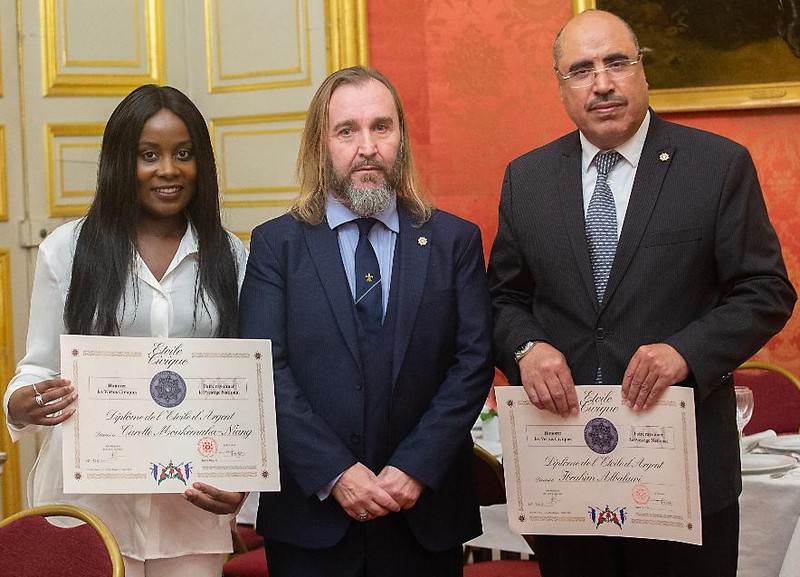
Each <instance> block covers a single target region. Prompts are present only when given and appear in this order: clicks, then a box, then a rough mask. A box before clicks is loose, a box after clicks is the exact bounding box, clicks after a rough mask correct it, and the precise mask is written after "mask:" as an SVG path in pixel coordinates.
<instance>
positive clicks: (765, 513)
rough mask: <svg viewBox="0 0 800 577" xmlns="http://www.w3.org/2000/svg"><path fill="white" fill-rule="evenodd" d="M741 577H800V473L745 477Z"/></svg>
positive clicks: (740, 552)
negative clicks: (777, 476) (775, 476)
mask: <svg viewBox="0 0 800 577" xmlns="http://www.w3.org/2000/svg"><path fill="white" fill-rule="evenodd" d="M739 509H740V530H739V572H738V574H737V575H738V577H800V469H794V470H793V471H791V472H790V473H788V474H787V475H785V476H783V477H779V478H774V477H771V476H770V475H768V474H763V475H744V476H743V477H742V495H741V497H739Z"/></svg>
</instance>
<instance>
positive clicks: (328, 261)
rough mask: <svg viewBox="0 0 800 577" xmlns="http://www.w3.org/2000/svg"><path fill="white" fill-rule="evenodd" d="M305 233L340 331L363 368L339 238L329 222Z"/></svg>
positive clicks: (311, 227)
mask: <svg viewBox="0 0 800 577" xmlns="http://www.w3.org/2000/svg"><path fill="white" fill-rule="evenodd" d="M303 231H304V233H305V237H306V244H307V245H308V251H309V253H310V254H311V260H312V261H313V263H314V268H316V269H317V274H318V275H319V279H320V285H321V286H322V290H323V292H324V293H325V296H326V297H327V299H328V304H330V307H331V311H332V312H333V316H334V317H335V318H336V322H337V323H338V325H339V330H340V331H341V332H342V336H343V337H344V340H345V342H346V343H347V348H349V349H350V352H351V353H352V355H353V358H355V360H356V362H357V363H358V365H359V366H361V355H360V353H359V348H358V332H357V328H356V319H355V311H354V308H353V295H352V294H351V292H350V285H349V284H348V282H347V276H346V275H345V272H344V265H342V256H341V254H340V253H339V239H338V235H337V234H336V231H335V230H331V228H330V226H328V221H327V220H325V221H323V222H322V224H319V225H317V226H304V227H303ZM311 330H313V327H312V328H311Z"/></svg>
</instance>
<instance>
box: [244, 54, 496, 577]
mask: <svg viewBox="0 0 800 577" xmlns="http://www.w3.org/2000/svg"><path fill="white" fill-rule="evenodd" d="M297 172H298V179H299V182H300V194H299V197H298V199H297V201H296V202H295V204H294V206H293V208H292V210H291V212H290V213H289V214H287V215H284V216H282V217H280V218H277V219H275V220H271V221H269V222H266V223H264V224H262V225H261V226H259V227H257V228H256V229H255V230H254V231H253V235H252V239H251V254H250V259H249V262H248V266H247V272H246V275H245V281H244V285H243V289H242V297H241V309H240V323H241V324H240V328H241V335H242V336H243V337H247V338H268V339H271V340H272V354H273V364H274V377H275V402H276V410H277V415H278V444H279V449H280V458H281V491H280V492H278V493H264V494H262V496H261V502H260V505H259V511H258V522H257V526H258V530H259V532H260V533H261V534H262V535H264V537H265V541H266V555H267V563H268V565H269V571H270V575H272V576H273V577H274V576H277V577H285V576H298V577H299V576H302V577H314V576H315V575H319V576H323V575H324V576H340V575H341V576H345V575H346V576H354V577H355V576H359V577H361V576H364V577H366V576H371V575H375V576H377V575H380V576H381V577H385V576H394V575H396V576H406V575H408V576H411V575H414V576H418V575H437V576H451V575H452V576H454V575H461V565H462V552H461V551H462V549H461V545H462V543H463V542H464V541H466V540H469V539H470V538H472V537H474V536H476V535H478V534H479V533H480V530H481V526H480V517H479V514H478V507H477V502H476V498H475V492H474V487H473V484H472V483H471V482H470V479H471V461H470V460H471V455H472V440H471V437H470V428H471V426H472V424H473V422H474V421H475V418H476V417H477V415H478V412H479V411H480V408H481V406H482V405H483V402H484V400H485V399H486V395H487V392H488V390H489V387H490V384H491V381H492V377H493V368H492V361H491V344H490V332H491V313H490V308H489V297H488V291H487V288H486V278H485V269H484V260H483V251H482V244H481V236H480V231H479V230H478V228H477V227H476V226H475V225H474V224H471V223H468V222H466V221H464V220H461V219H459V218H457V217H455V216H453V215H451V214H448V213H445V212H443V211H440V210H434V209H433V208H432V207H431V205H430V204H429V203H428V202H427V201H426V200H425V199H423V197H422V196H421V194H420V192H419V184H418V180H417V174H416V170H415V168H414V163H413V158H412V155H411V148H410V143H409V140H408V131H407V127H406V123H405V118H404V115H403V109H402V106H401V105H400V101H399V98H398V95H397V93H396V91H395V89H394V88H393V87H392V85H391V84H390V83H389V81H388V80H387V79H386V78H385V77H384V76H382V75H381V74H380V73H378V72H377V71H374V70H367V69H364V68H361V67H355V68H348V69H344V70H340V71H338V72H335V73H334V74H332V75H331V76H329V77H328V78H327V79H326V80H325V81H324V82H323V83H322V85H321V86H320V88H319V90H318V91H317V93H316V95H315V96H314V98H313V100H312V101H311V105H310V107H309V111H308V118H307V121H306V126H305V130H304V132H303V138H302V141H301V145H300V153H299V155H298V164H297Z"/></svg>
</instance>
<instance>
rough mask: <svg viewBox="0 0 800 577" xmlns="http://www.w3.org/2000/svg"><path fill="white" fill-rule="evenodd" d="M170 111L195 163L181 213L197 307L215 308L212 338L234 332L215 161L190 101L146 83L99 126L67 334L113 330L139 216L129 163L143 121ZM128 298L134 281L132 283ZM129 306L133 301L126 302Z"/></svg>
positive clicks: (234, 293)
mask: <svg viewBox="0 0 800 577" xmlns="http://www.w3.org/2000/svg"><path fill="white" fill-rule="evenodd" d="M164 109H166V110H169V111H170V112H172V113H173V114H175V115H176V116H177V117H178V118H180V119H181V120H182V121H183V123H184V124H185V125H186V128H187V129H188V131H189V135H190V137H191V139H192V151H193V154H194V155H195V159H196V165H197V179H196V181H195V193H194V195H193V196H192V198H191V200H190V201H189V204H188V205H187V207H186V212H187V214H188V217H189V219H190V220H191V223H192V225H194V227H195V230H196V231H197V236H198V247H199V249H198V254H199V271H198V276H197V281H196V284H195V312H194V318H195V322H196V320H197V307H198V305H202V306H203V307H204V308H205V309H206V310H208V303H207V302H206V298H210V299H211V301H212V302H213V303H214V305H215V306H216V309H217V312H218V313H219V323H218V326H217V327H216V330H215V331H214V334H215V336H219V337H235V336H236V334H237V324H238V323H237V316H238V315H237V300H238V286H237V284H238V283H237V279H238V274H237V262H236V259H235V258H234V254H233V249H232V245H231V239H230V238H229V237H228V233H227V232H226V231H225V230H224V229H223V228H222V220H221V218H220V213H219V185H218V183H217V165H216V162H215V160H214V151H213V149H212V146H211V137H210V136H209V134H208V127H207V126H206V123H205V120H204V119H203V116H202V114H200V111H199V110H198V109H197V107H196V106H195V105H194V103H192V101H191V100H189V98H188V97H187V96H186V95H184V94H183V93H182V92H180V91H179V90H177V89H175V88H172V87H169V86H156V85H153V84H148V85H145V86H140V87H139V88H137V89H136V90H134V91H133V92H131V93H130V94H129V95H128V96H126V97H125V99H123V100H122V102H120V103H119V105H118V106H117V108H116V109H115V110H114V112H113V113H112V114H111V117H110V118H109V119H108V123H107V124H106V128H105V131H104V132H103V144H102V147H101V149H100V164H99V167H98V170H97V191H96V193H95V197H94V201H93V202H92V206H91V208H90V209H89V213H88V214H87V215H86V218H85V220H84V223H83V226H82V228H81V232H80V235H79V237H78V241H77V245H76V248H75V259H74V261H73V264H72V280H71V282H70V286H69V293H68V294H67V301H66V306H65V308H64V324H65V325H66V329H67V332H69V333H72V334H96V335H118V334H119V318H118V311H119V306H120V302H122V304H123V310H124V307H125V306H127V303H125V302H124V298H125V297H124V295H125V288H126V286H127V284H128V283H129V282H131V277H132V276H133V275H134V274H135V273H134V271H135V266H136V223H137V220H138V215H139V201H138V195H137V181H136V161H137V150H138V145H139V136H140V134H141V132H142V128H143V126H144V124H145V122H147V120H148V119H149V118H150V117H151V116H153V115H154V114H156V113H157V112H159V111H160V110H164ZM133 286H134V298H135V299H136V298H138V297H137V296H136V295H138V293H137V292H136V282H135V281H134V282H133ZM133 304H134V306H135V303H133Z"/></svg>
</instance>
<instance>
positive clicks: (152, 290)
mask: <svg viewBox="0 0 800 577" xmlns="http://www.w3.org/2000/svg"><path fill="white" fill-rule="evenodd" d="M82 223H83V220H77V221H73V222H69V223H67V224H65V225H63V226H60V227H58V228H57V229H56V230H54V231H53V232H52V234H50V235H49V236H48V237H47V238H46V239H45V240H44V241H43V242H42V244H41V246H40V247H39V255H38V257H37V259H36V272H35V273H34V281H33V293H32V295H31V310H30V320H29V326H28V340H27V348H26V353H25V356H24V357H23V359H22V360H21V361H20V362H19V364H18V365H17V370H16V374H15V376H14V378H13V379H12V380H11V382H10V383H9V385H8V389H7V390H6V394H5V396H4V398H3V410H4V411H5V414H6V420H8V399H9V397H10V396H11V394H12V393H13V392H14V391H16V390H17V389H19V388H21V387H25V386H28V385H30V384H32V383H38V382H39V381H44V380H47V379H53V378H59V376H60V372H61V371H60V348H59V336H60V335H61V334H62V333H66V329H65V327H64V304H65V301H66V297H67V292H68V291H69V285H70V278H71V275H72V261H73V258H74V255H75V243H76V241H77V237H78V234H79V231H80V226H81V224H82ZM230 239H231V248H232V250H233V251H234V256H235V258H236V261H237V266H238V277H239V278H238V283H239V286H240V287H241V285H242V280H243V279H244V272H245V267H246V262H247V253H246V251H245V248H244V246H243V245H242V242H241V241H240V240H239V239H238V238H236V237H235V236H233V235H230ZM136 264H137V268H136V286H137V289H138V301H135V300H134V293H133V285H132V284H129V286H128V288H127V291H126V293H125V297H124V299H125V300H124V303H125V305H124V307H123V305H122V304H120V317H119V318H120V335H121V336H129V337H130V336H147V337H163V338H167V337H211V336H213V333H214V330H215V329H216V321H217V311H216V309H215V307H214V306H213V303H211V302H209V299H206V300H207V305H208V307H207V308H208V309H209V310H210V314H209V312H208V311H206V310H205V308H204V307H203V306H198V307H197V313H196V319H195V318H194V315H195V304H194V301H195V298H194V297H195V280H196V278H197V270H198V253H197V236H196V233H195V230H194V228H193V227H192V226H188V227H187V230H186V233H185V234H184V236H183V238H182V239H181V242H180V245H179V246H178V250H177V252H176V253H175V257H174V258H173V259H172V262H171V263H170V264H169V267H168V268H167V272H166V273H165V274H164V277H163V278H162V279H161V280H160V281H159V280H156V278H155V277H154V276H153V274H152V273H151V272H150V269H148V268H147V266H146V265H145V264H144V261H142V259H141V257H140V256H139V255H138V254H137V256H136ZM98 282H102V279H98ZM8 429H9V432H10V434H11V438H12V439H13V440H15V441H16V440H17V439H19V438H20V437H22V436H23V435H30V434H33V433H36V432H39V431H42V432H43V444H42V447H41V449H40V450H39V456H38V458H37V459H36V463H35V464H34V466H33V469H32V470H31V473H30V476H29V477H28V502H29V503H30V504H31V506H37V505H42V504H46V503H67V504H72V505H77V506H79V507H84V508H86V509H89V510H90V511H93V512H94V513H96V514H97V515H98V516H99V517H100V518H101V519H102V520H103V521H105V523H106V524H107V525H108V526H109V528H110V529H111V532H112V533H113V535H114V537H115V538H116V540H117V542H118V543H119V546H120V550H121V551H122V554H123V555H125V556H128V557H132V558H134V559H139V560H143V559H155V558H163V557H178V556H181V555H187V554H197V553H226V552H229V551H231V548H232V547H231V535H230V518H231V517H230V516H228V515H215V514H213V513H209V512H207V511H204V510H202V509H200V508H199V507H196V506H194V505H192V504H191V503H189V502H188V501H186V500H184V499H183V497H181V496H180V495H76V494H64V486H63V477H62V469H61V435H62V427H61V425H56V426H55V427H44V426H40V425H30V426H25V427H20V426H15V425H14V424H13V423H8Z"/></svg>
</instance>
